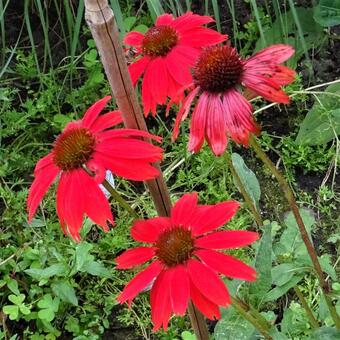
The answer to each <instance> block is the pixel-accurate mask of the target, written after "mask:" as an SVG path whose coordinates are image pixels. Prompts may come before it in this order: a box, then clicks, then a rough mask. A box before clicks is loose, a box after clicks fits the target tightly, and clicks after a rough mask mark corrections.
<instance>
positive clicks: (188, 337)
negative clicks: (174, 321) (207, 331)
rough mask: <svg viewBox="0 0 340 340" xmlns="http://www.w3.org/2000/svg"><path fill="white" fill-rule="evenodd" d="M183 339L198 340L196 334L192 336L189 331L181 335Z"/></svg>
mask: <svg viewBox="0 0 340 340" xmlns="http://www.w3.org/2000/svg"><path fill="white" fill-rule="evenodd" d="M181 336H182V339H183V340H196V336H195V334H192V333H190V332H188V331H184V332H182V333H181Z"/></svg>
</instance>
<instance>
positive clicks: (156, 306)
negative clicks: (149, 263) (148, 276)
mask: <svg viewBox="0 0 340 340" xmlns="http://www.w3.org/2000/svg"><path fill="white" fill-rule="evenodd" d="M169 274H170V273H169V271H167V270H163V271H162V272H161V273H160V274H159V275H158V277H157V279H156V281H155V283H154V284H153V286H152V288H151V293H150V304H151V320H152V323H153V325H154V327H153V331H154V332H156V331H157V330H158V329H159V328H160V327H162V325H163V328H164V330H166V327H167V324H168V321H169V318H170V315H171V301H170V290H169V276H170V275H169Z"/></svg>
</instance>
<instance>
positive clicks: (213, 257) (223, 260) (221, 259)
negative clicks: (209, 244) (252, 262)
mask: <svg viewBox="0 0 340 340" xmlns="http://www.w3.org/2000/svg"><path fill="white" fill-rule="evenodd" d="M194 255H196V256H198V257H199V258H200V259H201V261H202V262H204V263H205V264H206V265H207V266H209V267H211V268H212V269H213V270H215V271H217V272H219V273H221V274H223V275H225V276H228V277H232V278H235V279H241V280H246V281H255V280H256V271H255V270H254V269H253V268H252V267H249V266H247V265H246V264H244V263H243V262H242V261H240V260H238V259H236V258H234V257H232V256H230V255H225V254H222V253H219V252H217V251H214V250H205V249H201V250H196V251H195V252H194Z"/></svg>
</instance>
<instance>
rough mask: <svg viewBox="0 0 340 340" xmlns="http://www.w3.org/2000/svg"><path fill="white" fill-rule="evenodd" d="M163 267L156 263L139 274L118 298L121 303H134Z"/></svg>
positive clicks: (158, 262)
mask: <svg viewBox="0 0 340 340" xmlns="http://www.w3.org/2000/svg"><path fill="white" fill-rule="evenodd" d="M162 269H163V265H162V264H161V262H160V261H155V262H153V263H151V264H150V265H149V266H148V267H146V268H145V269H144V270H143V271H141V272H140V273H138V274H137V275H136V276H135V277H134V278H133V279H132V280H131V281H130V282H129V283H128V284H127V285H126V286H125V288H124V290H123V291H122V293H121V294H120V295H119V296H118V297H117V301H118V302H119V303H124V302H125V301H128V300H129V301H132V300H133V299H134V298H135V297H136V296H137V295H138V294H139V293H140V292H141V291H142V290H143V289H144V288H145V287H146V286H147V285H148V284H149V283H150V282H151V281H152V280H153V279H154V278H155V277H157V275H158V274H159V273H160V272H161V271H162Z"/></svg>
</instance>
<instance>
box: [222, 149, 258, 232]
mask: <svg viewBox="0 0 340 340" xmlns="http://www.w3.org/2000/svg"><path fill="white" fill-rule="evenodd" d="M226 154H227V153H226ZM226 159H227V162H228V166H229V168H230V171H231V173H232V175H233V177H234V178H235V181H236V183H237V187H238V189H239V190H240V192H241V194H242V196H243V198H244V200H245V202H246V204H247V206H248V208H249V210H250V211H251V213H252V215H253V216H254V218H255V221H256V224H257V225H258V226H259V227H262V226H263V221H262V217H261V215H260V214H259V212H258V211H257V209H256V207H255V205H254V203H253V200H252V199H251V197H250V196H249V194H248V192H247V190H246V188H245V187H244V185H243V183H242V180H241V178H240V176H239V175H238V173H237V171H236V169H235V167H234V165H233V162H232V160H231V158H230V156H229V154H227V156H226Z"/></svg>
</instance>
